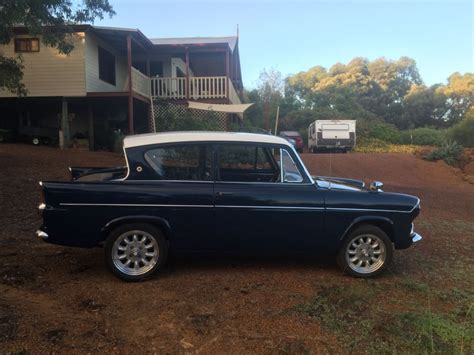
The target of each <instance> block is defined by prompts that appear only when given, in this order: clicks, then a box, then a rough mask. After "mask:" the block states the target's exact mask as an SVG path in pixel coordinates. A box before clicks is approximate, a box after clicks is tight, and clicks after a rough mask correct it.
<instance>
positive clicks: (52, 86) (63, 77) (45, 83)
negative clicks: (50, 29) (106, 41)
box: [0, 32, 86, 97]
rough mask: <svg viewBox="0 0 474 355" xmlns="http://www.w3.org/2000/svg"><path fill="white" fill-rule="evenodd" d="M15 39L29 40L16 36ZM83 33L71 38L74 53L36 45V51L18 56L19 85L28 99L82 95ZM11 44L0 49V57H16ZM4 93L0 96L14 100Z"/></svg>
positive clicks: (83, 67) (83, 91)
mask: <svg viewBox="0 0 474 355" xmlns="http://www.w3.org/2000/svg"><path fill="white" fill-rule="evenodd" d="M15 38H29V36H16V37H15ZM84 39H85V34H84V33H82V32H80V33H76V34H75V35H74V36H73V37H72V41H73V43H74V50H73V51H72V52H71V53H70V54H69V55H65V54H60V53H59V52H58V50H57V49H55V48H51V47H48V46H46V45H45V44H44V43H42V42H40V51H39V52H32V53H21V55H22V57H23V65H24V69H23V83H24V84H25V86H26V89H27V90H28V96H29V97H38V96H85V95H86V76H85V66H84V57H85V41H84ZM14 43H15V41H14V40H12V41H11V42H10V43H9V44H7V45H3V46H0V54H2V55H3V56H6V57H17V55H18V54H19V53H15V44H14ZM14 96H16V95H15V94H12V93H10V92H7V91H0V97H14Z"/></svg>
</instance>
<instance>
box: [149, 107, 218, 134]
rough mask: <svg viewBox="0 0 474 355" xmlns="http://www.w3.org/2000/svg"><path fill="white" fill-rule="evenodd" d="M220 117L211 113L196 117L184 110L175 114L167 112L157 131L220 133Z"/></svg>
mask: <svg viewBox="0 0 474 355" xmlns="http://www.w3.org/2000/svg"><path fill="white" fill-rule="evenodd" d="M217 121H218V117H217V115H216V114H215V113H213V112H209V113H207V114H206V115H203V116H196V115H193V113H192V112H191V111H190V110H185V111H184V110H183V111H182V112H179V113H174V112H172V111H171V110H168V111H166V112H165V113H164V114H162V116H161V117H160V121H159V122H157V124H156V125H157V129H158V130H159V131H161V132H166V131H218V130H220V129H219V125H218V123H217Z"/></svg>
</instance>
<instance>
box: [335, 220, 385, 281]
mask: <svg viewBox="0 0 474 355" xmlns="http://www.w3.org/2000/svg"><path fill="white" fill-rule="evenodd" d="M392 259H393V244H392V241H391V240H390V238H389V237H388V236H387V234H385V232H384V231H383V230H381V229H380V228H378V227H376V226H373V225H363V226H360V227H358V228H356V229H355V230H354V231H353V232H351V233H350V234H349V235H348V236H347V237H346V238H345V239H344V242H343V244H342V246H341V248H340V249H339V253H338V255H337V262H338V264H339V266H340V267H341V268H342V270H343V271H344V272H345V273H346V274H348V275H351V276H355V277H362V278H368V277H373V276H376V275H378V274H380V273H382V272H383V271H384V270H385V269H386V267H387V266H388V265H389V264H390V263H391V262H392Z"/></svg>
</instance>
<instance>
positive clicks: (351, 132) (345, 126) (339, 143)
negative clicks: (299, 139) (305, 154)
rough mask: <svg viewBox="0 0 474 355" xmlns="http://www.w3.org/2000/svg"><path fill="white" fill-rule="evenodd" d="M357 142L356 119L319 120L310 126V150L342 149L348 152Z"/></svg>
mask: <svg viewBox="0 0 474 355" xmlns="http://www.w3.org/2000/svg"><path fill="white" fill-rule="evenodd" d="M355 144H356V121H355V120H317V121H314V122H313V123H311V124H310V125H309V127H308V149H309V151H310V152H313V153H315V152H317V151H322V150H340V151H342V152H346V151H348V150H351V149H352V148H353V147H355Z"/></svg>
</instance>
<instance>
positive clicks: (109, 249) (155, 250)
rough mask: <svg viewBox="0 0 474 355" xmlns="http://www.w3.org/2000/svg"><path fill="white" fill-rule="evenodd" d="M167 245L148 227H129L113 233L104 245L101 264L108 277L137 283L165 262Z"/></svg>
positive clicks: (143, 225)
mask: <svg viewBox="0 0 474 355" xmlns="http://www.w3.org/2000/svg"><path fill="white" fill-rule="evenodd" d="M167 255H168V243H167V241H166V239H165V237H164V235H163V233H162V232H161V231H160V230H159V229H158V228H156V227H154V226H152V225H149V224H142V223H133V224H126V225H122V226H120V227H118V228H116V229H114V230H113V231H112V232H111V233H110V234H109V237H108V238H107V241H106V243H105V260H106V263H107V266H108V267H109V269H110V270H111V271H112V273H113V274H114V275H115V276H117V277H118V278H120V279H122V280H124V281H141V280H144V279H146V278H148V277H150V276H151V275H153V274H154V273H155V272H156V271H158V269H159V268H160V266H161V265H163V264H164V262H165V261H166V257H167Z"/></svg>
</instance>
